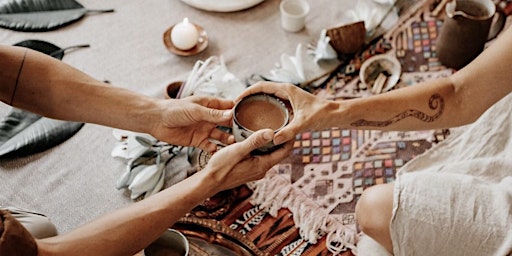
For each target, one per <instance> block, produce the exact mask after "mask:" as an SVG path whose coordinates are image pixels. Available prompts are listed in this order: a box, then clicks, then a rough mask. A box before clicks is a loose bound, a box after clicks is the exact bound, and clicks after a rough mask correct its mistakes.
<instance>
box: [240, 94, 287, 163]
mask: <svg viewBox="0 0 512 256" xmlns="http://www.w3.org/2000/svg"><path fill="white" fill-rule="evenodd" d="M289 121H290V112H289V110H288V108H287V107H286V105H285V103H284V102H283V101H282V100H281V99H279V98H278V97H276V96H274V95H271V94H264V93H258V94H252V95H249V96H247V97H244V98H243V99H242V100H240V101H239V102H238V103H237V104H236V105H235V107H234V110H233V135H234V137H235V140H236V141H237V142H240V141H243V140H245V139H247V138H248V137H249V136H250V135H251V134H253V133H254V132H255V131H258V130H261V129H271V130H273V131H274V133H276V132H278V131H279V130H281V129H282V128H283V127H285V126H286V125H287V124H288V123H289ZM279 147H280V145H274V143H273V142H272V141H271V142H269V143H267V144H266V145H264V146H263V147H259V148H257V149H256V150H254V152H252V153H253V154H267V153H271V152H273V151H274V150H276V149H278V148H279Z"/></svg>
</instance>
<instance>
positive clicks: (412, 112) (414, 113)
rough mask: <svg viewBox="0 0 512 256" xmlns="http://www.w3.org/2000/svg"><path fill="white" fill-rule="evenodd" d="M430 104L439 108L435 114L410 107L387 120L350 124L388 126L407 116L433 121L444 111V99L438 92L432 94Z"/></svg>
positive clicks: (434, 107) (359, 121) (433, 108)
mask: <svg viewBox="0 0 512 256" xmlns="http://www.w3.org/2000/svg"><path fill="white" fill-rule="evenodd" d="M428 106H429V108H430V109H432V110H437V112H436V113H435V114H434V115H431V116H429V115H427V114H425V113H424V112H421V111H419V110H416V109H409V110H406V111H404V112H401V113H399V114H397V115H395V116H394V117H393V118H391V119H389V120H385V121H370V120H366V119H359V120H357V121H355V122H353V123H351V124H350V125H352V126H355V127H361V126H371V127H386V126H389V125H392V124H394V123H397V122H399V121H401V120H403V119H405V118H407V117H415V118H417V119H419V120H421V121H423V122H426V123H431V122H434V121H435V120H437V119H438V118H439V117H440V116H441V114H443V111H444V99H443V98H442V97H441V95H440V94H438V93H436V94H434V95H432V96H431V97H430V99H429V101H428Z"/></svg>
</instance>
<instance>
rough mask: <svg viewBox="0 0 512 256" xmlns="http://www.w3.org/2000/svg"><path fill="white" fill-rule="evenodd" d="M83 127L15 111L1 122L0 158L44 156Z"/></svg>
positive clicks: (19, 110) (22, 111) (73, 123)
mask: <svg viewBox="0 0 512 256" xmlns="http://www.w3.org/2000/svg"><path fill="white" fill-rule="evenodd" d="M83 125H84V124H83V123H76V122H66V121H60V120H55V119H50V118H45V117H41V116H39V115H37V114H34V113H31V112H27V111H24V110H21V109H17V108H13V109H12V110H11V112H10V113H9V114H8V115H7V116H6V117H5V118H4V119H3V120H2V121H1V122H0V157H21V156H26V155H30V154H34V153H38V152H42V151H44V150H46V149H49V148H51V147H54V146H56V145H58V144H60V143H62V142H63V141H65V140H67V139H69V138H70V137H71V136H73V135H74V134H75V133H76V132H78V130H80V128H82V126H83Z"/></svg>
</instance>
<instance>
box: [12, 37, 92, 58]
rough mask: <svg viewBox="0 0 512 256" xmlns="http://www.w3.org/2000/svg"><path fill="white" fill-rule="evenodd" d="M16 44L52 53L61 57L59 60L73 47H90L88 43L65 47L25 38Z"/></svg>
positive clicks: (53, 55) (51, 54) (55, 56)
mask: <svg viewBox="0 0 512 256" xmlns="http://www.w3.org/2000/svg"><path fill="white" fill-rule="evenodd" d="M15 46H22V47H26V48H30V49H32V50H36V51H39V52H42V53H45V54H48V55H50V56H52V57H54V58H56V59H59V60H62V58H63V57H64V52H65V51H67V50H70V49H72V48H84V47H89V45H88V44H81V45H73V46H68V47H65V48H60V47H58V46H56V45H54V44H52V43H49V42H46V41H41V40H25V41H21V42H19V43H17V44H15Z"/></svg>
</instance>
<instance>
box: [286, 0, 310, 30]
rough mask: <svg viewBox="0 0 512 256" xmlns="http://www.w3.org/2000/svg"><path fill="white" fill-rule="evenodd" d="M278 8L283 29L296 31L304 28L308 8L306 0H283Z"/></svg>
mask: <svg viewBox="0 0 512 256" xmlns="http://www.w3.org/2000/svg"><path fill="white" fill-rule="evenodd" d="M279 9H280V11H281V26H282V27H283V29H284V30H286V31H290V32H298V31H300V30H302V29H303V28H304V26H305V24H306V16H307V15H308V13H309V9H310V7H309V4H308V2H307V1H306V0H283V1H282V2H281V5H280V6H279Z"/></svg>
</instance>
